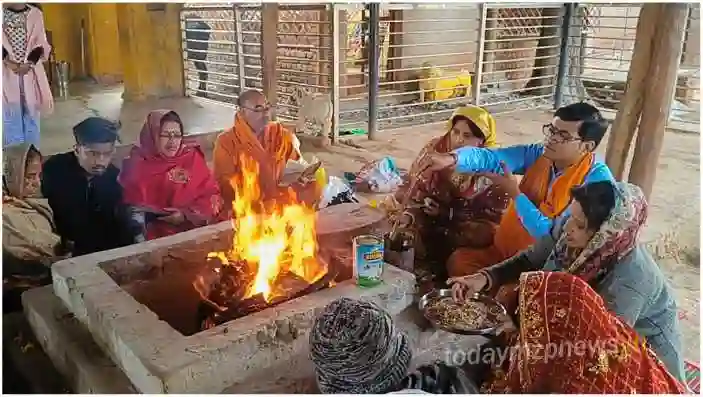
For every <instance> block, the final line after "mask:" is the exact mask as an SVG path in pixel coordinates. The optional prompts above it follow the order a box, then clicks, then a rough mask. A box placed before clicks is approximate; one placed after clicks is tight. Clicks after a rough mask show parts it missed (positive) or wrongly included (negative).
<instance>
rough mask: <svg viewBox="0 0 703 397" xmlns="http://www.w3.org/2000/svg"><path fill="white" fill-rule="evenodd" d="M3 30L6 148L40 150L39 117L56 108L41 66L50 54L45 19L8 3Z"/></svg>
mask: <svg viewBox="0 0 703 397" xmlns="http://www.w3.org/2000/svg"><path fill="white" fill-rule="evenodd" d="M2 28H3V29H2V61H3V68H2V79H3V81H2V82H3V84H2V127H3V131H2V135H3V147H6V146H9V145H15V144H20V143H25V142H26V143H31V144H33V145H35V146H36V147H39V116H40V114H45V115H46V114H48V113H50V112H51V111H52V110H53V106H54V99H53V97H52V95H51V87H50V86H49V80H48V79H47V77H46V72H45V71H44V67H43V66H42V63H43V62H45V61H46V60H48V59H49V53H50V52H51V47H50V46H49V43H48V41H47V39H46V32H45V30H44V17H43V15H42V12H41V10H39V9H38V8H37V7H34V6H31V5H28V4H25V3H5V4H3V23H2Z"/></svg>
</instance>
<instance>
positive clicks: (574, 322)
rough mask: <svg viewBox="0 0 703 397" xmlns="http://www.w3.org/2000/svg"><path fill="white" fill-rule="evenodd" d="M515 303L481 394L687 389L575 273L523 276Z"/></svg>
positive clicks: (666, 392)
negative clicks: (506, 338)
mask: <svg viewBox="0 0 703 397" xmlns="http://www.w3.org/2000/svg"><path fill="white" fill-rule="evenodd" d="M518 304H519V312H518V315H519V318H520V319H519V321H520V324H519V332H518V335H517V336H518V339H517V342H516V344H514V345H513V346H512V348H511V349H510V355H509V357H508V360H507V363H505V366H504V367H502V368H496V369H495V370H494V372H493V376H492V377H491V379H490V380H489V381H488V382H485V383H484V384H483V385H482V392H487V393H528V394H533V393H560V394H624V393H628V394H629V393H637V394H673V393H676V394H682V393H685V388H684V386H683V385H682V384H681V383H679V382H678V381H677V380H676V379H675V378H674V377H673V376H672V375H671V374H669V372H668V371H667V370H666V367H665V366H664V364H662V363H661V361H659V359H658V358H657V357H656V355H655V353H654V352H653V351H652V350H651V349H649V348H648V347H647V345H646V343H645V341H643V340H642V338H641V337H640V336H639V335H638V334H637V332H636V331H635V330H634V329H632V328H631V327H629V326H627V325H626V324H624V323H623V322H621V321H620V320H619V319H618V318H617V317H616V316H615V315H614V314H612V313H610V312H608V309H607V308H606V307H605V303H604V302H603V299H602V298H601V297H600V295H598V293H597V292H596V291H594V290H593V289H592V288H591V287H590V286H589V285H588V284H587V283H586V282H585V281H583V280H582V279H580V278H579V277H576V276H574V275H572V274H569V273H564V272H542V271H538V272H527V273H524V274H523V275H522V276H521V277H520V290H519V303H518Z"/></svg>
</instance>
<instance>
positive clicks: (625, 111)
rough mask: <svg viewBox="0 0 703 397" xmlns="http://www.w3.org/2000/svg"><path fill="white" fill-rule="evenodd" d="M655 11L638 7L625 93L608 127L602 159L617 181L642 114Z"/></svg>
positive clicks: (655, 29) (655, 20)
mask: <svg viewBox="0 0 703 397" xmlns="http://www.w3.org/2000/svg"><path fill="white" fill-rule="evenodd" d="M653 5H654V4H653ZM657 6H658V5H657ZM659 12H660V10H659V9H658V8H657V7H645V6H642V8H641V10H640V14H639V18H638V21H637V31H636V36H635V45H634V48H633V50H632V61H631V62H630V70H629V71H628V73H627V82H626V83H625V93H624V95H623V98H622V100H621V101H620V104H619V105H618V106H619V109H618V112H617V114H616V115H615V121H614V122H613V125H612V127H611V129H610V137H609V138H608V150H607V151H606V154H605V162H606V163H607V164H608V167H610V170H611V171H612V172H613V176H615V179H618V180H621V179H623V177H624V176H625V166H626V164H627V156H628V154H629V152H630V145H631V144H632V139H633V138H634V136H635V130H636V129H637V124H638V123H639V119H640V114H641V113H642V105H643V103H644V91H645V88H646V85H647V84H648V82H649V81H650V80H649V79H648V76H647V75H648V73H649V63H650V59H651V57H652V42H653V41H654V37H655V34H656V31H657V20H658V18H659V15H658V13H659Z"/></svg>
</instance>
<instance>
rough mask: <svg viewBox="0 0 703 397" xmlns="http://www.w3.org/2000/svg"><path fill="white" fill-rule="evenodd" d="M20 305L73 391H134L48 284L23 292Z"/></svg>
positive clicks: (100, 392) (94, 392)
mask: <svg viewBox="0 0 703 397" xmlns="http://www.w3.org/2000/svg"><path fill="white" fill-rule="evenodd" d="M22 305H23V306H24V311H25V316H26V318H27V321H28V322H29V325H30V327H31V328H32V331H33V332H34V335H35V337H36V339H37V341H38V342H39V344H40V345H41V347H42V349H43V350H44V352H45V353H46V355H47V356H49V358H50V359H51V361H52V362H53V364H54V366H55V367H56V369H57V370H58V371H59V372H61V373H62V374H63V376H64V377H65V378H66V380H67V383H68V384H69V387H70V388H71V389H72V390H73V391H74V393H79V394H84V393H85V394H134V393H136V390H135V389H134V388H133V387H132V384H131V383H130V382H129V379H127V377H126V376H125V375H124V374H123V373H122V371H121V370H120V368H119V367H117V365H115V363H113V362H112V361H111V360H110V359H109V358H108V357H107V355H106V354H105V353H103V352H102V350H100V348H99V347H98V345H97V344H96V343H95V342H94V341H93V336H92V335H91V334H90V332H88V330H87V329H86V328H85V327H84V326H83V325H82V324H81V323H80V322H79V321H78V320H77V319H76V318H75V317H74V316H73V314H71V313H70V312H69V311H68V309H66V307H64V305H63V304H62V303H61V301H60V300H59V298H57V297H56V296H55V295H54V292H53V290H52V288H51V286H50V285H49V286H46V287H41V288H35V289H31V290H29V291H27V292H25V293H24V294H22Z"/></svg>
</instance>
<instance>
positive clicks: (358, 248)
mask: <svg viewBox="0 0 703 397" xmlns="http://www.w3.org/2000/svg"><path fill="white" fill-rule="evenodd" d="M353 253H354V259H353V261H354V264H353V265H354V279H355V280H356V285H358V286H360V287H373V286H375V285H378V284H380V283H381V282H382V280H383V279H382V278H381V276H382V274H383V265H384V262H383V239H382V238H379V237H376V236H371V235H363V236H357V237H354V240H353Z"/></svg>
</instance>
